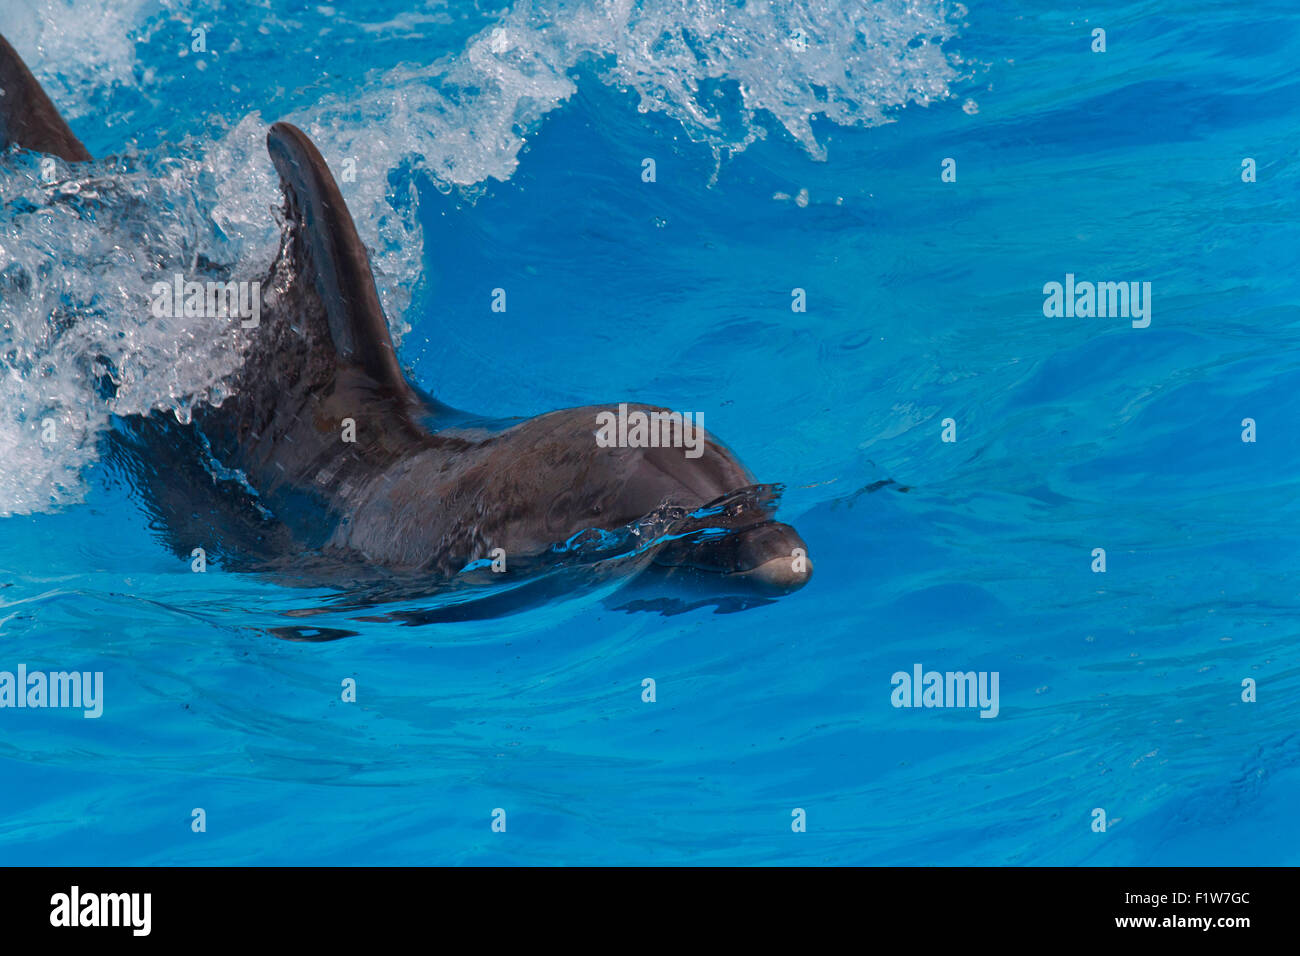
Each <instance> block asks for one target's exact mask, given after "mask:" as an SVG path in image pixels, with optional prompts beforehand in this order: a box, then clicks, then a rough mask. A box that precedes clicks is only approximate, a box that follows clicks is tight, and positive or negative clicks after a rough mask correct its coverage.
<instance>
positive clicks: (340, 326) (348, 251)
mask: <svg viewBox="0 0 1300 956" xmlns="http://www.w3.org/2000/svg"><path fill="white" fill-rule="evenodd" d="M266 148H267V150H268V152H270V154H271V160H272V162H274V163H275V168H276V170H277V171H278V172H279V173H280V186H281V188H282V189H283V190H284V198H285V211H286V214H287V218H288V221H289V222H290V223H291V227H292V228H294V229H295V230H296V236H295V240H296V241H295V242H294V243H293V252H292V254H293V257H294V263H293V265H294V268H295V272H296V274H297V279H296V281H299V282H303V283H306V284H309V285H310V286H311V287H312V288H313V289H314V291H315V293H316V296H317V297H318V298H319V300H320V303H321V306H322V308H323V309H324V312H325V318H326V321H327V323H328V324H329V334H330V338H331V339H332V341H333V344H334V349H335V351H336V352H337V353H338V355H339V357H340V358H342V359H343V360H344V361H346V362H348V363H350V364H352V365H355V366H358V367H359V368H361V369H362V370H364V371H365V372H366V374H368V375H369V376H370V377H371V378H372V379H374V380H375V381H376V382H378V383H379V384H381V385H385V386H388V387H390V388H392V389H394V390H395V391H397V392H398V393H401V394H407V393H409V392H410V386H409V385H408V384H407V382H406V379H405V377H404V376H403V375H402V369H401V366H400V365H399V364H398V361H397V353H396V352H395V351H394V349H393V340H392V338H391V337H390V336H389V333H388V320H387V319H385V318H384V310H383V308H382V307H381V306H380V304H379V293H378V292H377V291H376V290H375V279H374V276H373V275H372V274H371V272H370V257H369V256H368V255H367V253H366V247H365V246H363V245H362V244H361V239H360V238H359V237H358V236H357V228H356V226H355V225H354V224H353V222H352V216H351V215H350V214H349V213H348V207H347V206H346V205H345V204H344V202H343V196H342V195H341V194H340V193H339V187H338V184H337V183H335V182H334V177H333V176H332V175H331V174H330V171H329V167H328V166H327V165H325V160H324V159H322V158H321V154H320V151H319V150H317V149H316V146H315V145H314V144H313V143H312V141H311V140H310V139H308V138H307V134H306V133H304V132H303V131H302V130H300V129H298V127H296V126H293V125H291V124H289V123H276V124H275V125H274V126H272V127H271V130H270V132H268V133H267V134H266Z"/></svg>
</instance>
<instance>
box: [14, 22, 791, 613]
mask: <svg viewBox="0 0 1300 956" xmlns="http://www.w3.org/2000/svg"><path fill="white" fill-rule="evenodd" d="M0 78H2V83H3V88H4V90H5V95H4V97H3V98H0V136H2V137H3V140H2V142H0V145H4V146H13V145H17V146H20V147H23V148H27V149H31V150H40V151H43V152H48V153H52V154H54V155H57V156H60V157H62V158H63V159H65V160H68V161H70V162H76V161H82V160H87V159H89V158H90V157H89V154H88V153H86V150H85V148H84V147H83V146H82V145H81V143H80V142H78V141H77V139H76V138H75V137H74V136H73V135H72V133H71V131H70V130H69V129H68V127H67V124H66V123H64V122H63V120H62V119H61V118H60V117H59V115H58V113H57V112H56V111H55V109H54V107H53V105H52V104H51V103H50V101H49V99H48V98H47V97H46V96H45V94H44V93H43V92H42V91H41V90H40V87H39V86H38V85H37V83H36V81H35V80H34V79H33V78H32V75H31V73H30V72H29V71H28V70H27V68H26V67H25V66H24V65H23V64H22V62H21V61H20V60H19V59H18V56H17V54H15V53H14V51H13V49H12V48H11V47H9V45H8V44H7V43H4V42H3V40H2V39H0ZM267 148H268V150H269V152H270V156H271V160H272V162H273V163H274V164H275V168H276V170H277V171H278V172H279V175H280V180H281V185H282V189H283V192H284V235H283V237H282V242H281V248H280V253H279V255H278V256H277V257H276V260H275V262H274V263H273V265H272V266H271V269H270V271H269V273H268V275H267V276H266V277H265V279H264V280H263V282H262V296H263V301H262V312H261V320H260V324H259V325H258V327H257V328H255V329H249V330H246V331H244V332H242V333H241V334H242V335H243V336H245V341H246V348H245V361H244V363H243V366H242V368H241V370H240V371H239V372H238V373H237V376H236V379H235V380H234V381H233V383H232V386H233V388H232V394H231V395H230V397H228V398H226V399H225V401H223V402H222V403H221V405H220V406H219V407H210V406H200V407H199V408H198V409H196V411H195V413H194V416H193V420H192V422H191V423H190V424H188V425H181V424H179V423H177V422H176V421H175V420H174V418H173V417H172V416H167V415H163V414H161V413H155V414H154V415H152V416H149V417H147V418H132V419H123V420H122V421H121V422H120V427H119V428H117V429H116V433H115V439H114V440H115V442H116V443H117V448H116V449H115V450H114V451H113V452H112V454H113V455H114V456H115V457H116V458H117V459H119V460H121V461H124V462H134V475H135V477H134V478H132V479H131V480H132V481H133V483H135V484H136V485H137V486H138V488H139V490H140V491H141V492H142V497H143V498H144V499H145V501H146V507H147V508H148V509H149V510H150V511H151V512H152V513H153V515H154V516H155V518H156V520H157V523H158V524H159V525H160V526H161V527H162V528H163V529H164V531H165V533H166V536H167V538H168V540H169V541H170V542H171V544H172V545H173V547H174V548H175V549H176V551H177V552H178V553H179V554H183V555H186V556H188V555H189V554H190V553H191V549H192V548H195V547H203V548H204V549H205V550H206V551H207V552H208V553H209V554H213V553H215V554H218V555H220V556H221V559H222V560H223V561H224V562H227V563H228V564H229V565H230V566H233V567H238V568H248V569H261V570H271V569H275V568H280V569H284V570H288V571H290V572H291V573H292V574H293V575H295V576H297V577H298V578H299V579H300V580H304V581H307V582H312V583H314V582H329V581H340V580H349V581H356V580H361V579H362V578H364V577H365V576H366V575H367V574H370V573H378V574H381V575H382V574H386V573H390V572H391V573H394V574H398V575H401V576H404V579H405V580H408V581H422V582H426V583H427V584H428V585H429V588H430V591H433V590H436V589H437V587H438V586H439V585H444V584H446V583H447V582H450V581H452V580H453V579H455V578H457V577H458V576H463V575H462V572H463V571H464V570H465V569H466V567H467V565H471V564H474V563H475V562H480V563H482V562H485V560H487V559H490V557H491V555H492V554H493V552H494V550H495V549H498V548H499V549H502V551H503V552H504V556H505V562H506V569H507V570H506V574H505V575H496V574H492V573H488V572H487V571H486V570H483V573H481V574H480V575H479V577H480V580H492V579H495V582H494V583H501V581H502V579H503V578H508V577H509V575H510V574H511V572H514V573H516V574H517V573H519V571H521V570H522V571H523V572H524V573H527V571H529V570H536V569H539V568H541V569H545V568H547V567H548V566H549V565H550V564H554V563H556V562H561V563H562V560H563V559H564V557H565V556H566V555H571V554H572V553H574V547H575V545H574V542H577V543H578V545H581V544H582V543H583V542H585V541H598V540H602V539H605V538H608V536H610V535H614V536H616V537H617V536H618V535H619V533H620V532H621V533H622V538H621V539H620V540H623V541H624V542H625V543H626V542H628V541H631V542H633V543H635V542H637V541H638V540H639V537H638V535H639V532H633V533H630V534H629V533H628V531H627V529H629V528H638V527H641V528H644V529H646V531H645V535H646V536H648V535H650V534H651V532H654V533H655V534H658V533H659V532H662V531H666V532H667V534H666V535H665V537H666V538H667V540H663V541H659V539H658V538H657V537H656V538H655V540H656V541H657V542H658V543H655V544H653V545H650V546H647V547H644V548H637V547H631V548H628V547H624V549H623V558H624V559H625V560H623V561H622V566H623V567H624V568H625V573H628V574H630V573H633V572H638V573H639V572H642V571H652V572H657V573H660V574H668V575H669V576H670V577H675V578H678V579H685V580H688V581H695V582H697V583H698V582H699V581H709V582H725V584H726V585H727V588H726V590H731V589H733V588H738V589H740V590H741V591H742V592H751V593H757V594H768V595H771V594H781V593H786V592H790V591H794V590H797V589H798V588H800V587H802V586H803V585H804V584H805V583H806V582H807V581H808V579H809V577H810V575H811V571H812V564H811V561H810V560H808V558H807V546H806V545H805V544H804V542H803V540H802V539H801V538H800V537H799V535H798V533H797V532H796V531H795V530H794V528H792V527H790V526H789V525H787V524H782V523H780V522H777V521H775V520H774V519H773V516H772V514H773V507H774V504H773V501H774V499H773V497H772V494H771V489H770V486H760V485H757V484H756V482H755V479H754V476H753V475H751V474H750V473H749V471H748V470H746V468H745V467H744V466H743V465H742V464H741V463H740V462H739V461H738V460H737V459H736V458H735V457H734V456H733V455H732V454H731V453H730V452H729V451H728V450H727V449H726V448H725V447H724V446H723V445H721V444H720V443H719V442H717V441H716V440H714V439H713V438H712V437H709V436H705V437H704V441H703V453H702V454H700V455H699V457H694V458H692V457H687V456H686V455H685V453H684V449H683V448H680V447H678V448H672V447H660V448H647V447H600V446H599V445H598V444H597V441H596V431H597V416H598V415H599V414H600V413H602V412H615V413H616V412H617V409H618V405H617V404H613V405H591V406H587V407H583V408H571V409H565V410H562V411H554V412H549V413H547V414H543V415H538V416H537V417H535V418H528V419H514V420H506V421H499V420H498V421H487V420H483V419H480V418H476V417H475V416H473V415H470V414H468V413H465V412H461V411H457V410H455V409H453V408H450V407H449V406H446V405H443V404H442V403H440V402H438V401H437V400H435V399H434V398H432V397H431V396H429V395H427V394H425V393H424V392H422V391H421V390H420V389H418V388H417V387H415V386H413V385H412V384H410V383H409V382H408V381H407V379H406V377H405V375H404V374H403V372H402V368H401V366H400V364H399V362H398V359H397V355H396V353H395V352H394V348H393V344H392V340H391V338H390V336H389V331H388V323H387V320H386V319H385V317H384V314H383V311H382V309H381V307H380V302H379V296H378V294H377V293H376V289H375V283H374V279H373V276H372V274H371V269H370V262H369V257H368V255H367V252H366V249H365V247H364V246H363V245H362V243H361V241H360V239H359V238H358V236H357V231H356V228H355V226H354V224H353V221H352V217H351V215H349V213H348V209H347V207H346V205H345V204H344V202H343V198H342V196H341V195H340V193H339V189H338V186H337V185H336V183H335V181H334V177H333V176H332V175H331V174H330V171H329V168H328V167H327V166H326V164H325V161H324V160H323V159H322V158H321V155H320V153H319V151H318V150H317V149H316V147H315V146H314V145H313V144H312V142H311V140H310V139H308V137H307V136H306V135H305V134H304V133H303V132H302V131H301V130H299V129H297V128H296V127H294V126H291V125H289V124H287V123H276V124H275V125H274V126H272V127H271V129H270V131H269V133H268V135H267ZM187 278H188V277H187ZM142 298H143V297H142ZM214 321H238V319H214ZM638 409H639V410H642V411H647V412H649V411H666V410H664V409H656V408H654V407H652V406H646V405H629V406H628V410H629V411H635V410H638ZM349 423H351V426H352V428H353V431H354V436H355V440H354V441H345V440H344V438H345V433H346V429H347V428H348V426H349ZM598 550H599V549H598V548H597V551H598ZM578 551H581V547H578ZM362 569H369V571H365V572H363V571H362ZM585 570H586V571H587V572H590V571H591V570H592V567H591V566H590V565H589V566H588V567H587V568H586V569H585Z"/></svg>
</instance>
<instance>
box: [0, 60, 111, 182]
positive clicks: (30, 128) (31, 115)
mask: <svg viewBox="0 0 1300 956" xmlns="http://www.w3.org/2000/svg"><path fill="white" fill-rule="evenodd" d="M14 145H17V146H21V147H22V148H23V149H30V150H32V151H33V152H37V153H49V154H51V155H53V156H58V157H59V158H60V159H65V160H67V161H68V162H70V163H80V162H85V161H87V160H89V159H90V158H91V157H90V153H89V152H88V151H87V150H86V147H85V146H82V145H81V140H79V139H77V137H75V136H73V135H72V130H70V129H69V128H68V124H67V123H65V122H64V121H63V117H62V116H60V115H59V111H58V110H56V109H55V108H54V104H53V103H51V102H50V98H49V97H48V96H46V95H45V91H44V90H43V89H41V84H40V83H38V82H36V77H34V76H32V71H31V70H29V69H27V64H26V63H24V62H23V60H22V57H20V56H19V55H18V53H17V51H15V50H14V48H13V47H12V46H10V45H9V41H8V40H6V39H5V38H4V37H3V36H0V149H7V148H8V147H10V146H14Z"/></svg>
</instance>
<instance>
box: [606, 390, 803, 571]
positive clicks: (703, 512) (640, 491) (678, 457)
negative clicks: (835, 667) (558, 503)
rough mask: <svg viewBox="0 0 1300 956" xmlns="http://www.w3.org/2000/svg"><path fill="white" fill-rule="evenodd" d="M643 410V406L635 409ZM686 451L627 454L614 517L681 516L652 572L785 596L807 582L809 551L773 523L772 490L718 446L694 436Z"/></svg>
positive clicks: (649, 450) (774, 495)
mask: <svg viewBox="0 0 1300 956" xmlns="http://www.w3.org/2000/svg"><path fill="white" fill-rule="evenodd" d="M638 407H641V408H644V406H638ZM699 438H700V440H699V441H698V442H696V443H695V445H694V447H693V448H691V449H689V450H691V451H693V452H695V453H694V454H693V455H692V454H687V453H686V452H687V450H688V449H684V448H680V447H659V448H641V449H635V450H634V449H626V450H622V451H625V453H626V455H627V457H626V458H625V459H624V461H625V469H626V470H625V471H624V481H623V484H622V488H621V491H620V494H619V505H617V506H616V507H615V510H616V511H621V512H622V513H624V514H638V515H645V514H650V513H653V512H654V511H655V510H656V509H662V508H663V507H664V506H670V507H674V508H677V509H678V510H679V511H683V512H685V514H684V515H683V516H681V517H680V518H678V519H677V520H675V521H674V523H673V528H672V533H671V535H670V540H668V541H666V542H665V543H664V544H662V545H660V546H659V547H658V549H657V550H656V552H655V556H654V567H655V570H656V571H658V572H659V573H661V574H667V575H668V576H670V577H672V578H674V579H677V580H679V581H683V582H689V583H692V584H696V585H702V586H705V587H709V588H715V589H716V588H717V587H718V586H719V585H723V586H724V587H725V590H727V591H740V592H747V593H759V594H786V593H789V592H791V591H797V590H799V589H800V588H801V587H803V586H804V585H805V584H807V583H808V580H809V579H810V578H811V577H812V560H811V559H810V558H809V555H808V546H807V545H806V544H805V543H804V540H803V538H801V537H800V536H799V532H797V531H796V530H795V529H794V528H793V527H791V526H790V525H788V524H784V523H783V522H780V521H777V520H776V519H775V517H774V512H775V509H776V499H777V497H778V496H779V489H777V488H775V487H774V486H771V485H760V484H758V483H757V482H756V481H755V479H754V476H753V475H752V474H751V473H750V472H749V470H748V469H746V468H745V466H744V465H742V464H741V463H740V461H739V460H738V459H737V458H736V457H735V455H733V454H732V453H731V451H730V450H729V449H727V448H726V447H725V446H724V445H722V444H721V443H720V442H718V441H717V440H716V439H714V438H713V437H712V436H711V435H707V434H705V433H704V432H703V429H700V430H699Z"/></svg>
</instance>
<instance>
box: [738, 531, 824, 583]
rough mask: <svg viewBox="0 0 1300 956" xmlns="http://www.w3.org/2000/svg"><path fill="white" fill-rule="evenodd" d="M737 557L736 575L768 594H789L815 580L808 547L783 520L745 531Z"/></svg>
mask: <svg viewBox="0 0 1300 956" xmlns="http://www.w3.org/2000/svg"><path fill="white" fill-rule="evenodd" d="M737 558H738V560H737V562H736V570H735V571H734V572H733V574H735V575H738V576H740V577H742V578H744V579H745V580H746V581H749V582H751V583H753V584H754V585H755V586H757V587H759V588H761V589H762V590H765V591H772V592H775V593H778V594H788V593H789V592H791V591H797V590H799V589H800V588H801V587H803V586H804V585H805V584H807V583H808V579H809V578H811V577H812V570H813V565H812V559H811V558H809V557H808V545H806V544H804V540H803V538H801V537H799V532H797V531H795V530H794V528H792V527H790V525H788V524H782V523H781V522H779V521H771V522H768V523H766V524H762V525H759V526H758V527H755V528H752V529H750V530H749V531H746V532H743V533H742V535H741V541H740V549H739V553H738V555H737Z"/></svg>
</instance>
